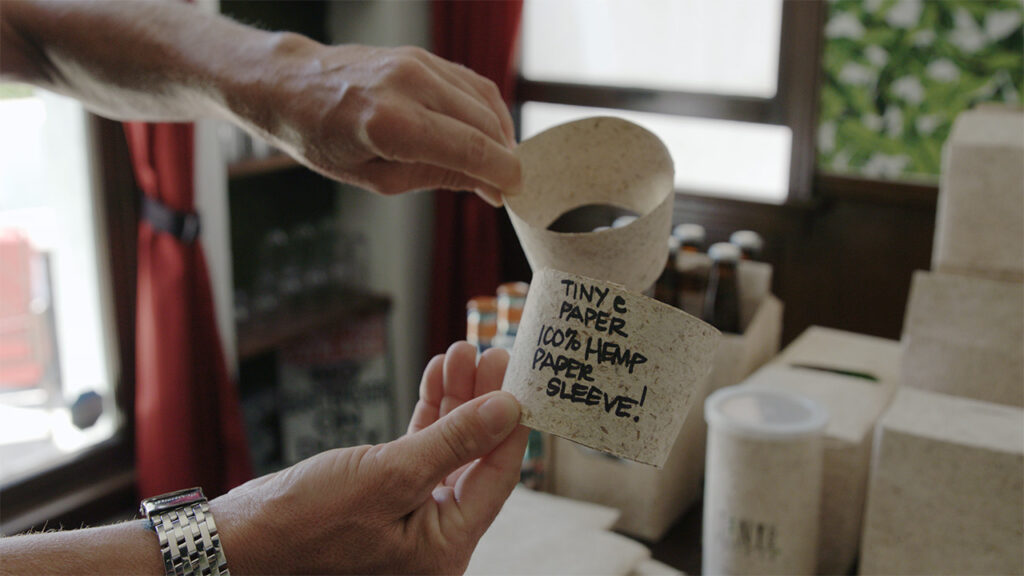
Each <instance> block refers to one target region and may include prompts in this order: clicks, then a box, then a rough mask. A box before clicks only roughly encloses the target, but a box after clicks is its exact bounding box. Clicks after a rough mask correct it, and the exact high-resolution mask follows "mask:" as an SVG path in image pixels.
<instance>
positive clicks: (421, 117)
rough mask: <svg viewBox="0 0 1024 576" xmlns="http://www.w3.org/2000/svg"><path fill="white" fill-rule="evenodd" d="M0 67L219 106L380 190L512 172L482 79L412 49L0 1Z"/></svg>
mask: <svg viewBox="0 0 1024 576" xmlns="http://www.w3.org/2000/svg"><path fill="white" fill-rule="evenodd" d="M0 79H3V80H15V81H21V82H29V83H32V84H35V85H38V86H42V87H44V88H47V89H50V90H54V91H56V92H60V93H63V94H67V95H69V96H72V97H74V98H78V99H79V100H81V101H82V102H83V103H85V104H86V106H88V107H89V108H90V109H92V110H94V111H96V112H98V113H100V114H103V115H105V116H108V117H111V118H116V119H119V120H153V121H188V120H194V119H196V118H199V117H204V116H206V117H209V116H217V117H221V118H225V119H227V120H230V121H233V122H235V123H237V124H239V125H240V126H242V127H244V128H246V129H247V130H249V131H251V132H254V133H256V134H258V135H260V136H263V137H264V138H267V139H268V140H270V141H271V142H273V143H274V144H276V145H277V146H278V147H280V148H282V149H284V150H285V151H287V152H288V153H290V154H291V155H293V156H294V157H295V158H297V159H298V160H300V161H301V162H303V163H304V164H306V165H307V166H309V167H310V168H312V169H314V170H316V171H318V172H320V173H322V174H324V175H326V176H329V177H331V178H335V179H337V180H341V181H343V182H348V183H351V184H355V185H358V186H362V187H364V188H368V189H370V190H373V191H376V192H379V193H382V194H397V193H400V192H406V191H409V190H417V189H424V188H447V189H456V190H475V191H476V192H477V193H478V194H480V195H481V196H482V197H483V198H484V199H485V200H487V201H488V202H490V203H491V204H494V205H500V204H501V194H503V193H515V192H516V190H517V189H518V186H519V183H520V182H519V181H520V174H519V172H520V167H519V161H518V159H517V158H516V157H515V155H514V154H513V153H512V148H513V147H514V146H515V141H514V135H513V128H512V118H511V116H510V115H509V112H508V109H507V108H506V106H505V103H504V102H503V101H502V99H501V96H500V94H499V92H498V89H497V87H496V86H495V85H494V83H493V82H491V81H490V80H487V79H485V78H483V77H481V76H478V75H477V74H475V73H473V72H472V71H470V70H469V69H467V68H464V67H462V66H459V65H457V64H453V63H451V62H448V61H446V60H443V59H441V58H438V57H437V56H434V55H432V54H430V53H428V52H426V51H425V50H422V49H419V48H408V47H407V48H370V47H366V46H325V45H322V44H320V43H317V42H315V41H313V40H310V39H309V38H305V37H302V36H299V35H296V34H291V33H271V32H264V31H262V30H257V29H255V28H250V27H247V26H243V25H240V24H237V23H235V22H232V21H230V20H228V19H226V18H222V17H219V16H216V15H212V14H206V13H204V12H202V11H201V10H200V9H198V8H196V7H194V6H188V5H186V4H184V3H182V2H123V1H109V0H108V1H100V0H91V1H84V0H66V1H63V2H39V1H35V0H21V1H19V2H5V3H4V4H3V10H0Z"/></svg>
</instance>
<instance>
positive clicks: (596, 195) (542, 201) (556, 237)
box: [505, 117, 675, 292]
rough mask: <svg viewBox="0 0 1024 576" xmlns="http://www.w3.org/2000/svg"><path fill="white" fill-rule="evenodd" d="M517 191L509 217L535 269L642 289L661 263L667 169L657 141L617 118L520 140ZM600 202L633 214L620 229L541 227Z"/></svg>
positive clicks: (668, 214)
mask: <svg viewBox="0 0 1024 576" xmlns="http://www.w3.org/2000/svg"><path fill="white" fill-rule="evenodd" d="M516 153H517V154H518V155H519V158H520V160H521V161H522V165H523V185H522V190H521V191H520V193H519V194H516V195H511V196H506V197H505V203H506V206H507V207H508V213H509V217H510V218H511V220H512V224H513V226H515V229H516V234H517V235H518V236H519V242H520V244H522V246H523V250H524V251H525V252H526V258H527V260H529V262H530V266H531V267H532V268H533V270H534V271H537V270H541V269H543V268H553V269H555V270H567V271H570V272H574V273H577V274H582V275H584V276H589V277H591V278H601V279H604V280H608V281H610V282H615V283H617V284H622V285H623V286H626V287H627V288H629V289H630V290H632V291H634V292H643V291H644V290H645V289H647V288H648V287H649V286H651V285H652V284H654V281H655V280H657V279H658V275H659V274H661V271H662V269H663V268H664V266H665V259H666V258H667V257H668V246H667V243H666V242H665V239H666V238H667V237H668V234H669V227H670V225H671V221H672V201H673V198H674V196H675V194H674V193H673V187H672V182H673V178H674V169H673V166H672V157H671V156H670V155H669V153H668V149H667V148H665V145H664V144H663V143H662V142H661V140H659V139H658V137H657V136H655V135H654V134H652V133H650V132H648V131H647V130H645V129H643V128H641V127H639V126H637V125H635V124H632V123H630V122H627V121H625V120H620V119H618V118H607V117H598V118H587V119H584V120H578V121H576V122H570V123H568V124H562V125H561V126H556V127H554V128H551V129H549V130H547V131H544V132H541V133H540V134H538V135H536V136H534V137H533V138H530V139H528V140H526V141H524V142H523V143H522V144H520V145H519V147H518V148H517V150H516ZM593 204H602V205H612V206H617V207H619V208H625V209H628V210H632V211H633V212H636V213H637V214H639V215H640V217H639V218H637V220H635V221H633V222H632V223H631V224H629V225H627V226H624V227H622V228H612V229H608V230H603V231H600V232H588V233H567V232H552V231H550V230H548V229H547V228H548V226H550V225H551V223H552V222H554V221H555V220H556V219H558V217H559V216H561V215H562V214H565V213H566V212H568V211H570V210H573V209H575V208H579V207H581V206H587V205H593Z"/></svg>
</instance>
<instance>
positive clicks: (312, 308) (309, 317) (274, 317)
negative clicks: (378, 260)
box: [236, 290, 391, 360]
mask: <svg viewBox="0 0 1024 576" xmlns="http://www.w3.org/2000/svg"><path fill="white" fill-rule="evenodd" d="M390 308H391V299H390V298H389V297H388V296H385V295H382V294H374V293H369V292H359V291H354V290H340V291H338V292H335V293H333V294H330V295H329V296H323V297H319V298H316V299H315V300H313V301H311V302H309V303H307V304H303V305H301V306H293V307H292V308H291V309H288V310H282V311H280V312H275V313H273V314H271V315H270V316H268V317H265V318H259V319H254V320H250V321H246V322H243V323H239V324H238V327H237V329H236V332H237V334H238V359H239V360H248V359H250V358H254V357H256V356H259V355H261V354H264V353H266V352H270V351H273V350H276V349H278V348H280V347H281V346H283V345H285V344H288V343H289V342H291V341H293V340H295V339H296V338H299V337H302V336H305V335H308V334H309V333H310V332H314V331H316V330H318V329H321V328H327V327H330V326H337V325H338V324H340V323H344V322H348V321H351V320H355V319H357V318H364V317H366V316H370V315H373V314H381V313H384V312H387V311H388V310H389V309H390Z"/></svg>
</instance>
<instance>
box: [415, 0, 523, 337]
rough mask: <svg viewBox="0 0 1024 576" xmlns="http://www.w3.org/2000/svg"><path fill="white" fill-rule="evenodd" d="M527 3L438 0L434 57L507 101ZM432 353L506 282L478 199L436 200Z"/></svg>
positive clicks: (493, 220)
mask: <svg viewBox="0 0 1024 576" xmlns="http://www.w3.org/2000/svg"><path fill="white" fill-rule="evenodd" d="M522 8H523V3H522V0H496V1H491V2H464V1H459V0H434V3H433V23H434V30H433V33H434V52H435V53H436V54H437V55H438V56H441V57H442V58H446V59H448V60H451V61H453V62H458V63H459V64H462V65H464V66H467V67H468V68H470V69H471V70H473V71H474V72H476V73H477V74H480V75H481V76H484V77H486V78H489V79H490V80H492V81H493V82H494V83H495V84H497V85H498V87H499V88H500V89H501V94H502V96H503V97H504V98H505V100H506V101H507V102H509V101H511V99H512V89H513V86H514V85H515V84H514V81H515V73H514V72H515V71H514V68H513V57H514V54H515V44H516V38H517V36H518V34H519V20H520V16H521V14H522ZM436 196H437V200H436V204H435V226H434V258H433V259H434V276H433V279H432V286H431V291H432V296H433V297H432V299H431V301H432V302H433V303H434V305H433V306H432V307H431V318H430V350H431V354H437V353H440V352H444V350H445V349H446V348H447V347H448V345H450V344H451V343H452V342H454V341H456V340H461V339H464V338H465V337H466V308H465V307H466V301H467V300H468V299H469V298H472V297H474V296H480V295H486V294H494V292H495V290H496V289H497V287H498V283H499V281H500V278H501V269H500V259H501V252H500V242H499V213H498V211H497V210H495V209H494V208H492V207H491V206H489V205H488V204H487V203H486V202H484V201H483V200H480V199H479V198H478V197H477V196H476V195H475V194H452V193H450V192H442V193H439V194H437V195H436Z"/></svg>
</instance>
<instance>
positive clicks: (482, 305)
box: [466, 296, 498, 354]
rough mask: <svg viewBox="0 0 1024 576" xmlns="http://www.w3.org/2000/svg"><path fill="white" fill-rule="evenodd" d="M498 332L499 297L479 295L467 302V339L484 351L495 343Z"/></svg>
mask: <svg viewBox="0 0 1024 576" xmlns="http://www.w3.org/2000/svg"><path fill="white" fill-rule="evenodd" d="M497 332H498V299H497V298H495V297H494V296H477V297H476V298H471V299H470V300H469V302H467V303H466V341H467V342H469V343H470V344H472V345H474V346H476V351H477V353H478V354H479V353H482V352H483V351H484V350H487V349H488V348H490V347H491V346H492V345H493V343H494V336H495V334H497Z"/></svg>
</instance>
